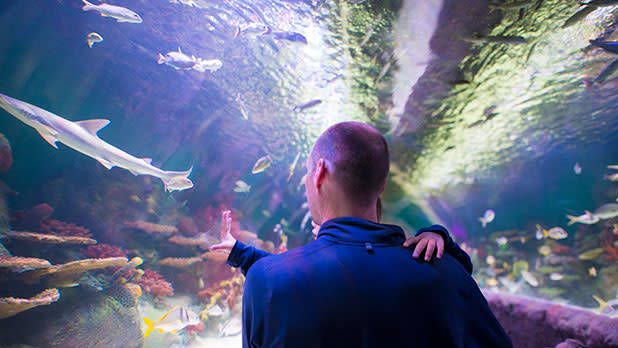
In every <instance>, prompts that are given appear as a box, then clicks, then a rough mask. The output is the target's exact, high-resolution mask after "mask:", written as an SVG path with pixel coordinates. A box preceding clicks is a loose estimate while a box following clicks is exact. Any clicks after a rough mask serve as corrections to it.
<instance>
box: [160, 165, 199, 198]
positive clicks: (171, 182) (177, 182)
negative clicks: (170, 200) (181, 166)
mask: <svg viewBox="0 0 618 348" xmlns="http://www.w3.org/2000/svg"><path fill="white" fill-rule="evenodd" d="M192 170H193V167H191V168H190V169H189V170H187V171H185V172H173V171H167V172H164V173H165V175H164V176H163V177H161V181H163V184H164V185H165V191H168V192H172V191H182V190H186V189H190V188H191V187H193V182H192V181H191V179H189V175H191V171H192Z"/></svg>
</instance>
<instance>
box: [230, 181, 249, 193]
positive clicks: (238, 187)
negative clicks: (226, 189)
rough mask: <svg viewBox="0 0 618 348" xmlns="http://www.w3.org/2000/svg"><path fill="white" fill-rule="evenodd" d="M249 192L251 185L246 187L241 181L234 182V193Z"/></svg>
mask: <svg viewBox="0 0 618 348" xmlns="http://www.w3.org/2000/svg"><path fill="white" fill-rule="evenodd" d="M249 191H251V185H247V183H246V182H244V181H242V180H238V181H236V187H234V192H236V193H249Z"/></svg>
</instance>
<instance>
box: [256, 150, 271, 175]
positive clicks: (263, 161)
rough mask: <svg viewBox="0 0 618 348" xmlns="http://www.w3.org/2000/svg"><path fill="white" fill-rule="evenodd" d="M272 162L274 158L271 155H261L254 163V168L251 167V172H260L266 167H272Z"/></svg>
mask: <svg viewBox="0 0 618 348" xmlns="http://www.w3.org/2000/svg"><path fill="white" fill-rule="evenodd" d="M271 163H272V159H271V158H270V156H269V155H266V156H263V157H260V158H259V159H258V160H257V161H256V162H255V164H254V165H253V169H251V174H258V173H261V172H263V171H265V170H266V168H268V167H270V164H271Z"/></svg>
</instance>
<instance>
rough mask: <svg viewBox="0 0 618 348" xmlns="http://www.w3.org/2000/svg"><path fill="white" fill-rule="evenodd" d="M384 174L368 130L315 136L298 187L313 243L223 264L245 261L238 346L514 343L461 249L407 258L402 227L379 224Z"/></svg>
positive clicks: (344, 127)
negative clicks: (306, 205)
mask: <svg viewBox="0 0 618 348" xmlns="http://www.w3.org/2000/svg"><path fill="white" fill-rule="evenodd" d="M388 170H389V155H388V147H387V144H386V140H385V139H384V137H383V136H382V135H381V134H379V133H378V132H377V131H376V130H375V129H373V128H372V127H370V126H368V125H366V124H362V123H356V122H344V123H339V124H336V125H334V126H332V127H330V128H329V129H328V130H326V131H325V132H324V133H323V134H322V135H321V136H320V138H319V139H318V140H317V142H316V144H315V145H314V147H313V149H312V151H311V154H310V156H309V158H308V159H307V172H308V173H307V179H306V181H305V187H306V191H307V199H308V203H309V209H310V210H311V216H312V218H313V220H314V221H315V222H316V224H318V225H321V226H320V231H319V233H318V237H317V239H316V240H315V241H313V242H311V243H309V244H307V245H305V246H304V247H301V248H297V249H294V250H292V251H289V252H286V253H283V254H280V255H271V256H268V257H264V256H266V254H263V253H259V252H256V251H255V249H253V250H241V249H242V248H243V246H242V245H240V244H238V243H237V244H236V245H235V246H234V249H233V250H232V253H231V254H230V258H229V259H228V260H229V261H231V262H232V263H237V264H243V263H244V264H249V265H252V266H251V268H250V269H249V271H248V272H247V279H246V281H245V289H244V295H243V347H245V348H249V347H251V348H253V347H260V348H262V347H291V348H302V347H337V348H340V347H355V348H356V347H386V348H390V347H492V348H496V347H497V348H501V347H512V344H511V342H510V339H509V338H508V336H507V335H506V333H505V332H504V330H503V329H502V327H501V326H500V324H499V323H498V321H497V320H496V318H495V317H494V315H493V314H492V313H491V310H490V309H489V307H488V305H487V302H486V301H485V298H484V297H483V295H482V294H481V292H480V291H479V289H478V287H477V285H476V283H475V282H474V280H473V279H472V278H471V277H470V274H469V272H471V264H469V259H468V258H467V255H465V253H463V252H461V250H460V249H459V248H458V247H457V248H456V250H454V249H453V250H454V254H455V255H454V256H455V257H453V256H452V255H451V254H450V253H449V252H448V245H449V242H448V241H447V253H446V254H445V255H444V257H442V258H440V259H435V260H433V261H432V262H426V261H423V260H418V259H415V258H412V257H410V252H411V251H410V250H409V249H406V248H404V247H403V246H402V244H403V243H404V241H405V234H404V232H403V230H402V229H401V228H400V227H399V226H394V225H385V224H380V223H378V222H377V221H378V218H377V211H376V206H377V202H378V197H379V196H380V194H381V193H382V192H383V191H384V187H385V184H386V178H387V175H388ZM442 229H443V228H442V227H441V226H432V227H431V228H429V230H442ZM442 232H445V233H446V231H445V230H443V231H442ZM447 237H448V234H447ZM449 239H450V238H449ZM419 244H420V243H419ZM428 244H429V243H428ZM423 247H425V246H423ZM427 248H428V250H426V256H427V254H430V255H431V253H432V252H433V250H429V247H428V246H427ZM451 248H453V246H452V244H451ZM457 250H459V251H457ZM459 252H461V253H463V255H461V254H458V253H459ZM464 255H465V256H464ZM456 258H457V260H460V261H461V262H462V263H463V264H462V263H460V262H458V261H457V260H456ZM466 261H467V262H468V264H467V265H466V264H465V262H466ZM254 262H255V263H254ZM466 266H468V267H466Z"/></svg>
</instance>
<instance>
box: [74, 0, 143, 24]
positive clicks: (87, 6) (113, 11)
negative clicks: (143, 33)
mask: <svg viewBox="0 0 618 348" xmlns="http://www.w3.org/2000/svg"><path fill="white" fill-rule="evenodd" d="M82 2H83V3H84V6H83V7H82V10H84V11H97V12H99V13H100V14H101V16H102V17H110V18H114V19H115V20H116V22H125V23H142V22H143V20H142V17H140V15H138V14H137V13H135V12H133V11H131V10H129V9H128V8H124V7H121V6H115V5H110V4H105V3H103V4H100V5H94V4H91V3H89V2H88V1H86V0H82Z"/></svg>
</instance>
